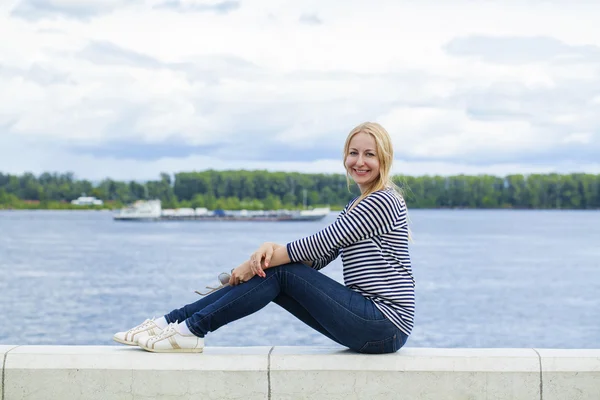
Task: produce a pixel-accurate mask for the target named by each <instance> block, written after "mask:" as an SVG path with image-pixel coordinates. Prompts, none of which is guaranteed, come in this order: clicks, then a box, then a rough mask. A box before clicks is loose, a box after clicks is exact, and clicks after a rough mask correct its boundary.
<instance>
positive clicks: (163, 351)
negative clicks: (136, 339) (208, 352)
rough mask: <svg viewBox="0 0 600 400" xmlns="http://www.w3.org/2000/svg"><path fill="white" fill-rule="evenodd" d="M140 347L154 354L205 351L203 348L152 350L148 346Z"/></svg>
mask: <svg viewBox="0 0 600 400" xmlns="http://www.w3.org/2000/svg"><path fill="white" fill-rule="evenodd" d="M138 346H139V347H140V348H142V349H144V350H146V351H151V352H153V353H202V351H203V350H204V349H203V348H202V347H201V348H198V349H151V348H149V347H146V346H142V345H139V344H138Z"/></svg>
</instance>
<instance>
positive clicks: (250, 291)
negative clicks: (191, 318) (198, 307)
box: [188, 274, 274, 337]
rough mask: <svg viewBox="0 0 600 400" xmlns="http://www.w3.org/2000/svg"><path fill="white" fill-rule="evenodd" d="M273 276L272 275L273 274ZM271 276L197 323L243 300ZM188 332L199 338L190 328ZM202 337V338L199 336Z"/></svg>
mask: <svg viewBox="0 0 600 400" xmlns="http://www.w3.org/2000/svg"><path fill="white" fill-rule="evenodd" d="M273 275H274V274H273ZM273 275H271V276H270V277H268V278H266V279H265V280H263V281H262V282H261V283H260V284H258V285H256V286H255V287H253V288H252V289H251V290H249V291H248V292H246V293H244V294H243V295H241V296H240V297H237V298H235V299H233V300H232V301H230V302H228V303H227V304H224V305H223V306H221V307H219V308H218V309H216V310H215V311H213V312H212V313H210V314H209V315H207V316H205V317H202V319H200V321H198V323H202V322H203V321H204V320H205V319H206V318H209V317H210V316H211V315H212V314H215V313H217V312H219V311H221V310H222V309H224V308H225V307H229V305H230V304H232V303H235V302H236V301H238V300H240V299H243V298H244V297H246V296H247V295H248V294H250V293H252V292H254V291H255V290H257V289H258V288H259V287H261V286H262V285H263V284H264V283H265V282H267V280H268V279H271V278H272V277H273ZM188 328H190V327H189V325H188ZM190 332H192V333H193V334H194V335H196V336H200V335H198V334H196V332H194V331H193V330H192V328H190ZM200 337H203V336H200Z"/></svg>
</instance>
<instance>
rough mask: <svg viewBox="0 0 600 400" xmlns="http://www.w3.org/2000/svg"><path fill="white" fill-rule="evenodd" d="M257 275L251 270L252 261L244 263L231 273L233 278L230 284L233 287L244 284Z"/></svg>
mask: <svg viewBox="0 0 600 400" xmlns="http://www.w3.org/2000/svg"><path fill="white" fill-rule="evenodd" d="M254 275H256V274H255V273H254V272H253V271H252V268H250V261H249V260H248V261H244V262H243V263H242V264H240V265H239V266H238V267H237V268H236V269H234V270H233V271H232V272H231V278H229V284H230V285H231V286H235V285H238V284H240V283H244V282H247V281H249V280H250V279H252V278H253V277H254Z"/></svg>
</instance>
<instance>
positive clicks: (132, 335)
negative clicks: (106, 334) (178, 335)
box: [113, 318, 163, 346]
mask: <svg viewBox="0 0 600 400" xmlns="http://www.w3.org/2000/svg"><path fill="white" fill-rule="evenodd" d="M162 331H163V330H162V329H160V328H159V327H158V325H156V323H154V318H152V319H147V320H145V321H144V322H143V323H141V324H139V325H138V326H136V327H134V328H131V329H130V330H128V331H126V332H117V333H115V335H114V336H113V340H114V341H115V342H119V343H123V344H128V345H130V346H136V345H137V344H138V340H140V339H142V338H148V337H150V336H154V335H158V334H159V333H161V332H162Z"/></svg>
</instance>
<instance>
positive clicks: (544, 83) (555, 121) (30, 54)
mask: <svg viewBox="0 0 600 400" xmlns="http://www.w3.org/2000/svg"><path fill="white" fill-rule="evenodd" d="M599 18H600V6H599V5H594V4H591V3H589V2H577V1H576V2H566V0H565V1H564V2H563V1H554V2H538V3H535V2H534V3H523V2H517V1H513V0H507V1H505V2H502V3H497V2H472V1H462V0H455V1H452V2H441V1H434V0H425V1H423V2H411V1H392V0H380V1H376V2H374V3H372V4H369V3H366V2H362V1H358V0H351V1H348V2H345V3H344V4H342V3H339V2H335V1H333V0H329V1H316V0H312V1H307V2H288V1H285V2H280V1H276V0H260V1H259V0H257V1H253V2H235V1H199V0H193V1H192V0H185V1H183V0H182V1H168V0H139V1H132V2H129V1H125V0H108V1H95V0H94V1H89V2H80V1H72V0H20V1H15V0H13V1H9V2H5V3H3V4H2V5H0V37H7V38H11V39H12V40H6V41H1V42H0V136H2V137H5V138H6V137H8V138H10V143H12V144H11V146H12V148H14V147H19V148H22V149H25V148H26V149H29V151H26V152H24V153H23V156H22V157H21V158H20V159H18V160H17V159H14V157H11V154H9V150H8V149H9V146H8V144H7V143H8V142H0V145H1V144H2V143H4V148H1V147H0V171H9V170H10V171H12V172H18V171H19V168H20V169H22V170H26V169H28V165H31V166H34V165H37V166H38V167H39V168H47V169H50V170H61V169H64V168H68V169H70V170H74V171H75V172H77V173H79V174H82V173H83V171H88V172H86V174H94V172H93V171H94V168H95V167H94V165H97V164H102V165H103V166H104V170H105V171H111V170H112V171H114V173H115V174H117V175H122V174H131V177H136V176H141V174H146V172H142V171H159V170H161V168H180V169H182V170H185V169H202V168H217V167H219V168H228V167H231V168H235V166H236V165H242V166H246V168H251V166H253V165H256V166H260V167H261V168H263V167H264V168H267V167H269V166H270V167H271V168H270V169H277V168H284V169H286V170H287V169H289V168H298V170H302V171H311V170H315V169H317V170H318V169H319V168H323V169H326V168H332V167H329V165H330V164H328V163H330V161H325V160H327V159H332V160H335V161H331V163H332V164H331V165H334V164H335V165H337V164H336V163H337V157H338V156H339V151H340V148H341V146H342V145H343V140H344V138H345V136H346V134H347V132H348V131H349V130H350V129H351V128H352V127H354V126H355V125H356V124H358V123H360V122H362V121H365V120H377V121H380V122H382V123H383V124H384V126H386V127H387V128H388V130H389V131H390V132H391V133H392V135H393V136H394V143H395V145H396V153H397V154H398V155H399V158H400V159H406V160H408V162H409V164H407V165H408V166H409V168H408V169H409V170H412V171H422V172H419V173H427V170H426V168H429V169H430V171H431V172H432V173H433V172H434V171H447V172H448V171H472V172H476V171H488V170H490V169H493V170H496V171H502V170H506V171H514V172H516V171H535V170H536V169H537V170H545V168H546V169H547V168H566V169H569V168H577V165H579V168H581V169H584V168H590V169H594V168H596V167H595V166H594V165H595V164H594V163H593V151H599V152H600V115H598V113H597V104H598V94H597V93H598V92H599V91H600V76H599V75H598V70H599V67H600V56H599V55H600V26H599V25H598V24H597V22H596V21H597V20H598V19H599ZM35 142H40V143H52V146H45V147H43V150H44V151H43V152H41V147H40V151H38V150H35V149H32V148H31V146H28V145H25V144H26V143H35ZM135 143H140V144H152V145H153V146H154V147H149V148H151V149H152V152H153V154H152V155H151V156H150V155H148V156H147V157H144V156H143V155H141V156H140V155H139V154H137V155H136V154H134V155H132V154H127V155H125V154H124V153H123V152H120V151H119V149H120V148H123V147H124V146H132V145H135ZM173 144H175V145H176V147H177V148H178V149H179V150H178V151H179V153H180V156H179V157H177V158H174V157H173V156H172V155H169V154H167V153H166V152H165V154H164V155H162V156H161V155H160V148H161V146H165V148H166V147H168V146H171V145H173ZM186 146H188V147H189V148H190V149H193V151H192V150H190V152H191V153H194V152H195V154H196V155H190V154H187V153H190V152H185V151H183V150H182V149H185V147H186ZM206 146H212V147H206ZM83 148H85V151H86V153H85V155H82V154H73V152H75V151H81V149H83ZM94 149H97V151H94ZM209 149H211V150H209ZM171 150H173V149H171ZM111 151H112V152H113V153H111ZM173 151H175V150H173ZM179 153H178V154H179ZM111 154H112V156H111ZM577 157H579V159H580V162H579V164H573V161H572V160H573V159H576V158H577ZM66 160H70V161H69V162H68V163H67V161H66ZM297 160H302V161H297ZM486 160H487V161H486ZM17 165H18V166H20V167H19V168H17V167H16V166H17ZM439 165H443V168H442V167H440V168H438V166H439ZM561 165H562V167H561ZM111 166H114V168H113V167H111ZM453 166H454V167H453ZM567 166H568V167H567ZM15 168H17V169H15ZM29 168H31V169H35V168H34V167H29ZM79 171H82V172H79Z"/></svg>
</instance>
